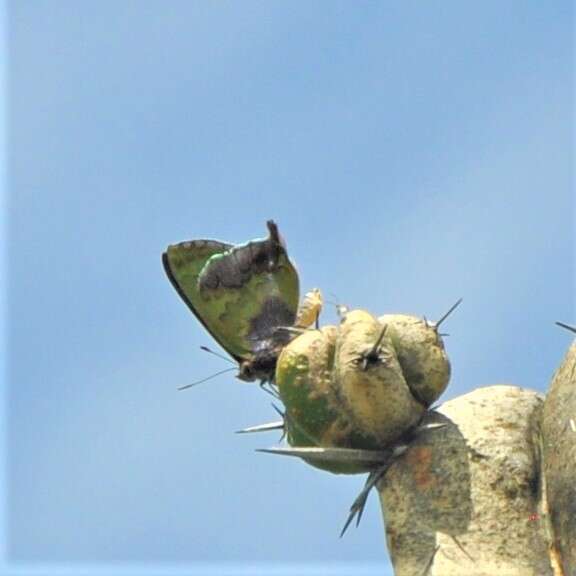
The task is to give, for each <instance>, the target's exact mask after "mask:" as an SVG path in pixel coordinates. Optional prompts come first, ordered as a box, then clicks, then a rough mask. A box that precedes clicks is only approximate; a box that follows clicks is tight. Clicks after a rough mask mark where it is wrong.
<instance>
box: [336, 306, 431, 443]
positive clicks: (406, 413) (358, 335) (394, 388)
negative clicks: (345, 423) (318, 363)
mask: <svg viewBox="0 0 576 576" xmlns="http://www.w3.org/2000/svg"><path fill="white" fill-rule="evenodd" d="M382 330H383V325H382V324H381V323H380V322H379V321H378V320H377V319H376V318H375V317H374V316H372V315H371V314H370V313H368V312H366V311H364V310H353V311H351V312H349V313H348V314H347V315H346V317H345V319H344V320H343V322H342V324H341V325H340V330H339V337H338V343H337V346H336V357H335V364H334V365H335V387H336V390H337V392H338V398H339V400H340V410H341V411H343V412H344V413H345V414H347V415H348V418H349V420H350V422H351V424H352V429H353V430H354V435H355V436H356V438H355V439H354V440H355V442H354V444H355V445H354V447H355V448H367V449H370V448H372V449H378V448H383V447H385V446H387V445H389V444H390V443H392V442H394V441H395V440H397V439H398V438H399V437H400V436H401V435H402V434H404V433H405V432H406V431H407V430H408V429H410V428H411V427H413V426H414V425H416V423H417V422H418V421H419V420H420V418H421V417H422V415H423V413H424V410H425V408H424V406H423V405H422V404H420V403H419V402H417V401H416V400H415V398H414V397H413V396H412V394H411V392H410V388H409V386H408V384H407V382H406V380H405V378H404V375H403V372H402V367H401V365H400V363H399V361H398V357H397V355H396V351H395V348H394V343H393V341H392V338H391V337H390V335H389V334H388V333H387V331H386V332H385V333H384V337H383V338H382V341H381V343H380V346H379V348H378V352H377V354H376V355H375V356H374V355H372V356H373V357H374V358H375V360H374V361H371V360H369V361H368V362H365V359H366V358H367V356H368V355H369V354H370V352H371V351H372V352H374V346H375V344H376V343H377V341H378V339H379V337H380V336H381V335H382ZM360 438H361V440H360ZM359 440H360V442H361V444H360V445H356V442H358V441H359Z"/></svg>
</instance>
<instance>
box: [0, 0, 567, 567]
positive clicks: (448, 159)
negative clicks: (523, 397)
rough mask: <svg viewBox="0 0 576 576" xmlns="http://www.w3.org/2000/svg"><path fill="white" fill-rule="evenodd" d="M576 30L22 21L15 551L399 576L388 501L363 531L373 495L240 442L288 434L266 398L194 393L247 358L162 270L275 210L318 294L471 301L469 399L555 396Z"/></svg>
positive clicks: (32, 16) (176, 16)
mask: <svg viewBox="0 0 576 576" xmlns="http://www.w3.org/2000/svg"><path fill="white" fill-rule="evenodd" d="M572 16H573V14H572V3H571V2H569V1H563V0H561V1H558V2H554V3H542V2H532V1H529V2H522V3H502V2H496V1H490V0H489V1H486V2H482V3H468V2H466V3H465V2H457V1H445V2H411V1H407V2H402V3H393V2H374V1H370V2H368V1H363V0H359V1H356V2H342V1H332V2H304V1H292V2H263V1H260V2H256V1H253V0H244V1H243V2H230V1H221V2H195V1H192V2H191V1H184V0H181V1H174V2H170V3H166V2H159V1H148V0H146V1H141V2H122V3H118V2H111V1H108V0H104V1H101V2H97V3H95V2H93V3H78V2H72V1H66V0H62V1H59V2H47V1H44V2H42V1H39V2H33V3H32V2H12V3H10V4H9V10H8V25H7V27H8V30H9V63H8V64H9V69H8V76H7V77H8V96H9V114H8V131H7V134H8V146H7V154H6V159H7V167H8V180H7V182H8V195H7V204H8V208H7V215H8V218H7V221H8V232H7V240H8V243H7V246H8V263H7V264H8V268H7V270H8V280H9V282H8V296H7V303H8V306H7V322H6V325H7V332H6V333H7V336H8V342H7V351H8V354H7V368H8V378H7V386H6V405H7V409H8V412H9V417H8V420H7V426H8V441H7V444H6V447H5V449H6V475H5V479H6V482H5V484H6V486H5V488H6V494H7V497H8V498H7V502H8V505H7V511H6V522H5V527H4V528H5V532H6V546H7V558H8V561H9V562H11V563H12V565H15V563H18V565H20V566H29V565H31V564H34V565H42V566H47V568H46V570H49V569H50V566H51V565H54V566H61V565H70V563H72V564H73V563H78V564H82V565H85V566H89V565H99V564H102V565H103V566H110V565H111V564H114V563H122V564H123V565H127V564H130V563H134V564H135V565H137V566H138V565H143V564H150V565H154V566H157V565H159V564H162V563H167V564H169V565H170V566H188V565H191V566H198V565H199V566H204V565H205V563H225V565H226V566H229V567H237V568H238V569H246V566H251V565H254V563H263V564H266V565H270V564H274V565H276V566H281V565H286V564H290V563H298V564H299V565H301V566H306V565H314V564H321V565H325V564H326V563H327V562H329V563H331V564H335V565H339V564H340V565H343V564H345V565H347V564H348V563H360V564H365V565H367V566H368V567H370V566H374V565H375V564H376V565H379V566H385V565H386V564H387V560H386V553H385V548H384V537H383V530H382V522H381V518H380V514H379V510H378V503H377V500H376V498H375V497H374V496H373V497H372V498H371V499H370V502H369V506H368V510H367V511H366V514H365V517H364V518H363V521H362V524H361V526H360V528H359V529H358V530H352V531H350V533H348V534H347V535H346V537H345V538H344V539H343V540H339V539H338V534H339V531H340V528H341V526H342V523H343V521H344V520H345V517H346V510H347V508H348V506H349V505H350V504H351V502H352V500H353V499H354V497H355V495H356V493H357V490H358V489H359V487H360V486H361V484H362V482H363V478H361V477H338V476H332V475H329V474H327V473H322V472H319V471H316V470H313V469H311V468H308V467H306V466H305V465H304V464H302V463H298V462H289V461H285V460H281V459H278V460H276V459H275V458H273V457H272V456H267V455H262V454H256V453H255V452H254V449H255V448H258V447H266V446H269V445H273V444H274V443H276V442H277V440H278V439H277V438H276V437H274V435H271V436H270V437H267V436H264V437H263V436H259V437H257V438H254V437H249V438H246V437H239V436H235V435H234V434H233V431H234V430H237V429H239V428H242V427H244V426H247V425H252V424H257V423H260V422H264V421H268V420H270V419H274V417H275V413H274V412H273V410H272V409H271V407H270V402H269V399H268V398H267V396H266V395H264V394H262V392H261V391H260V390H258V388H257V386H250V385H246V384H241V383H239V382H237V381H235V380H234V378H231V377H226V376H224V377H221V378H219V379H216V380H213V381H211V382H209V383H206V384H204V385H202V386H200V387H197V388H195V389H193V390H189V391H187V392H177V391H176V387H177V386H180V385H182V384H186V383H189V382H191V381H194V380H197V379H199V378H202V377H204V376H206V375H208V374H210V373H212V372H215V371H217V370H220V369H222V368H223V367H225V366H223V365H222V363H221V362H219V361H218V359H216V358H213V357H209V356H207V355H205V354H203V353H202V352H201V351H200V350H199V348H198V347H199V346H200V345H202V344H207V345H212V342H211V338H210V336H209V335H208V334H207V333H205V332H204V331H203V329H202V328H201V326H200V325H199V323H198V322H197V321H196V320H195V319H194V318H193V317H192V315H191V314H190V313H189V312H188V311H187V309H186V307H185V306H184V305H183V304H182V303H181V302H180V301H179V300H178V297H177V295H176V294H175V292H174V291H173V289H172V288H171V286H170V285H169V283H168V281H167V280H166V278H165V277H164V274H163V271H162V269H161V266H160V254H161V252H162V251H163V249H164V248H165V246H166V245H167V244H169V243H173V242H176V241H181V240H186V239H192V238H218V239H221V240H225V241H230V242H244V241H246V240H248V239H250V238H254V237H259V236H262V235H264V233H265V221H266V220H267V219H268V218H274V219H275V220H276V221H277V222H278V223H279V226H280V230H281V231H282V233H283V235H284V236H285V238H286V241H287V243H288V247H289V251H290V254H291V256H292V257H293V259H294V260H295V262H296V264H297V266H298V268H299V271H300V277H301V283H302V287H303V289H308V288H311V287H313V286H319V287H320V288H321V289H322V290H323V291H324V293H325V295H326V297H327V298H329V299H335V300H338V301H339V302H342V303H346V304H347V305H349V306H353V307H362V308H366V309H369V310H371V311H373V312H374V313H377V314H380V313H388V312H407V313H414V314H422V315H426V316H427V317H428V318H432V319H433V318H435V317H439V316H440V315H441V314H442V313H443V312H444V311H445V310H446V309H447V308H448V307H449V306H450V305H451V304H452V303H453V302H454V301H455V300H456V299H457V298H459V297H463V298H464V303H463V305H462V306H461V308H460V309H459V310H458V312H457V313H456V314H455V315H454V316H453V318H451V319H450V322H449V325H448V327H447V330H448V331H449V332H450V337H449V339H448V341H447V348H448V352H449V354H450V357H451V360H452V365H453V377H452V382H451V384H450V387H449V389H448V390H447V392H446V394H445V396H444V397H445V398H446V399H447V398H451V397H454V396H457V395H459V394H463V393H466V392H467V391H470V390H472V389H474V388H476V387H479V386H484V385H490V384H496V383H513V384H517V385H520V386H525V387H528V388H533V389H537V390H540V391H545V390H546V386H547V382H548V381H549V379H550V376H551V374H552V373H553V371H554V369H555V367H556V366H557V364H558V362H559V361H560V359H561V357H562V355H563V353H564V352H565V350H566V348H567V346H568V344H569V341H570V337H569V335H568V334H567V333H565V332H563V331H561V330H559V329H557V328H555V327H554V325H553V322H554V321H555V320H564V321H566V322H574V321H576V310H575V306H574V288H575V274H574V272H575V248H576V246H575V236H574V217H575V205H574V192H573V188H572V186H573V164H572V159H573V155H574V146H573V140H572V137H573V88H572V85H573V61H572V55H571V54H572V48H573V46H572V42H573V29H572V28H573V18H572ZM334 320H335V314H334V311H333V310H332V309H331V307H330V306H327V309H326V313H325V314H324V315H323V321H324V322H325V323H330V322H333V321H334ZM198 563H200V564H198ZM242 567H243V568H242ZM24 569H26V570H27V569H28V568H22V567H21V568H20V569H19V570H24ZM186 569H188V568H186ZM230 569H232V568H230ZM53 570H55V571H57V568H53ZM94 570H96V571H98V573H101V572H103V571H104V572H105V571H106V570H107V569H106V568H105V567H103V568H95V569H94ZM134 570H137V568H135V569H134ZM367 570H368V568H367ZM94 573H95V572H94Z"/></svg>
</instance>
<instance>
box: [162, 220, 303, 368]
mask: <svg viewBox="0 0 576 576" xmlns="http://www.w3.org/2000/svg"><path fill="white" fill-rule="evenodd" d="M268 229H269V231H270V235H269V237H268V238H266V239H262V240H254V241H252V242H248V243H247V244H243V245H240V246H233V245H231V244H226V243H223V242H217V241H214V240H193V241H191V242H182V243H180V244H175V245H173V246H169V247H168V249H167V250H166V252H164V254H163V255H162V261H163V264H164V269H165V271H166V274H167V275H168V278H169V279H170V282H171V283H172V285H173V286H174V288H175V289H176V291H177V292H178V294H179V295H180V297H181V298H182V299H183V300H184V302H185V303H186V304H187V305H188V307H189V308H190V309H191V310H192V312H193V313H194V314H195V315H196V317H197V318H198V320H200V322H201V323H202V324H203V325H204V327H205V328H206V329H207V330H208V331H209V332H210V334H212V336H213V337H214V338H215V339H216V341H217V342H218V343H219V344H220V345H221V346H222V348H224V349H225V350H226V351H227V352H228V353H229V354H230V355H231V356H232V357H233V358H234V359H235V360H236V361H237V362H239V363H240V362H242V361H243V360H250V359H252V358H254V357H255V356H257V355H258V354H262V353H265V352H266V351H267V350H268V349H270V348H271V347H273V346H276V345H277V344H278V341H279V340H278V331H277V329H278V328H279V327H286V326H292V325H293V324H294V321H295V318H296V312H297V308H298V300H299V281H298V273H297V272H296V269H295V267H294V265H293V264H292V262H290V260H289V258H288V254H287V252H286V247H285V245H284V242H283V241H282V239H281V237H280V235H279V233H278V229H277V227H276V225H275V224H274V222H272V221H270V222H268Z"/></svg>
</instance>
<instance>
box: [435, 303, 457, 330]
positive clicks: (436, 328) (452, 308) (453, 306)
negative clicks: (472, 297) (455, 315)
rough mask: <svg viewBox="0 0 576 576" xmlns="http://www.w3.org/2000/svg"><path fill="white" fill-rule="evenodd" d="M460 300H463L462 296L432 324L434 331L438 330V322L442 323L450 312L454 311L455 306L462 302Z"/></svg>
mask: <svg viewBox="0 0 576 576" xmlns="http://www.w3.org/2000/svg"><path fill="white" fill-rule="evenodd" d="M462 300H463V299H462V298H458V300H457V301H456V303H455V304H453V305H452V306H451V307H450V310H448V312H446V314H444V316H442V318H440V320H438V322H436V323H435V324H434V330H436V332H438V328H440V324H442V323H443V322H444V320H446V318H448V316H450V314H452V312H454V310H456V308H458V306H460V304H462Z"/></svg>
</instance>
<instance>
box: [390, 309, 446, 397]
mask: <svg viewBox="0 0 576 576" xmlns="http://www.w3.org/2000/svg"><path fill="white" fill-rule="evenodd" d="M379 321H380V322H381V323H382V324H383V325H385V326H386V327H387V329H386V334H388V335H389V336H390V338H391V340H392V342H393V344H394V349H395V350H396V354H397V355H398V361H399V362H400V366H401V367H402V372H403V374H404V377H405V378H406V382H407V383H408V386H409V388H410V391H411V392H412V394H413V395H414V397H415V398H416V399H417V400H419V401H420V402H421V403H422V404H424V405H425V406H426V407H428V406H430V405H431V404H432V403H433V402H435V401H436V400H437V399H438V398H439V397H440V395H441V394H442V393H443V392H444V390H445V389H446V386H448V381H449V380H450V361H449V360H448V356H447V354H446V351H445V350H444V343H443V341H442V338H441V337H440V335H439V334H438V330H437V327H436V325H435V324H433V323H430V322H427V321H426V320H425V319H423V318H419V317H417V316H409V315H406V314H385V315H384V316H380V318H379Z"/></svg>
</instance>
